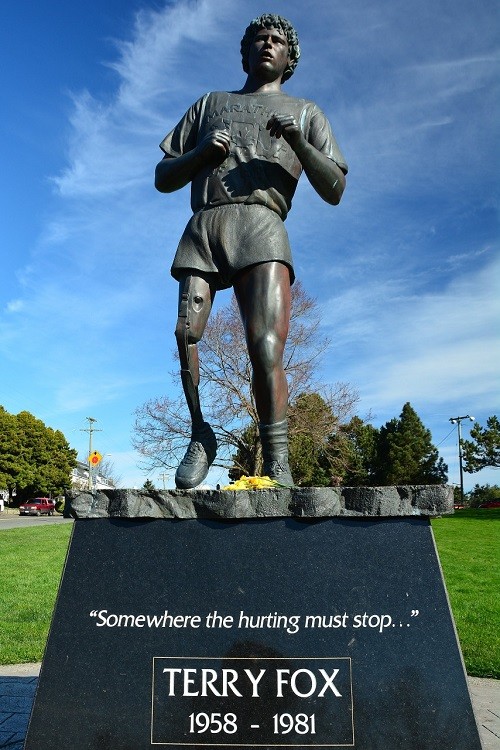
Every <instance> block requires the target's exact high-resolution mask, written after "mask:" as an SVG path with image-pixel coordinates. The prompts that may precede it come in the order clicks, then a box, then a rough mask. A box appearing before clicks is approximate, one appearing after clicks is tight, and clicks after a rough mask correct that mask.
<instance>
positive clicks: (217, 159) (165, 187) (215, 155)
mask: <svg viewBox="0 0 500 750" xmlns="http://www.w3.org/2000/svg"><path fill="white" fill-rule="evenodd" d="M229 146H230V138H229V133H228V132H227V131H225V130H214V131H212V132H210V133H208V134H207V135H206V136H205V137H204V138H203V139H202V140H201V141H200V142H199V143H198V144H197V146H196V147H195V148H194V149H193V150H192V151H188V152H187V153H185V154H182V156H165V157H164V158H163V159H162V160H161V161H160V162H159V164H157V166H156V171H155V187H156V189H157V190H159V191H160V193H173V192H174V190H180V188H182V187H184V185H187V184H188V182H191V180H192V179H193V177H194V176H195V175H196V173H197V172H199V170H200V169H202V168H203V167H205V166H207V165H208V164H213V165H214V166H217V165H218V164H221V163H222V162H223V161H224V159H225V158H226V157H227V156H228V155H229Z"/></svg>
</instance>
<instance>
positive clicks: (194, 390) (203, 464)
mask: <svg viewBox="0 0 500 750" xmlns="http://www.w3.org/2000/svg"><path fill="white" fill-rule="evenodd" d="M195 281H196V280H195V279H193V277H192V276H189V277H188V278H187V279H186V280H185V283H184V288H183V291H182V295H181V297H180V301H179V315H178V318H177V326H176V330H175V336H176V339H177V346H178V351H179V359H180V363H181V381H182V387H183V390H184V395H185V398H186V402H187V405H188V408H189V412H190V414H191V421H192V428H191V441H190V443H189V445H188V448H187V451H186V453H185V455H184V458H183V459H182V461H181V463H180V464H179V468H178V469H177V472H176V474H175V484H176V486H177V487H179V488H180V489H191V488H192V487H197V486H198V485H199V484H201V482H203V480H204V479H205V477H206V476H207V474H208V470H209V468H210V466H211V465H212V463H213V461H214V459H215V455H216V453H217V440H216V437H215V434H214V431H213V430H212V428H211V427H210V425H209V424H208V422H205V421H204V419H203V414H202V411H201V406H200V398H199V393H198V384H199V380H200V376H199V366H198V347H197V342H198V341H199V340H200V338H201V335H202V333H203V329H204V327H205V322H206V320H205V319H204V318H203V316H200V315H198V316H197V313H200V312H201V309H202V307H203V302H204V300H203V295H201V294H197V290H196V283H195ZM197 317H198V318H201V321H200V320H198V321H197V320H196V318H197ZM197 323H198V325H197Z"/></svg>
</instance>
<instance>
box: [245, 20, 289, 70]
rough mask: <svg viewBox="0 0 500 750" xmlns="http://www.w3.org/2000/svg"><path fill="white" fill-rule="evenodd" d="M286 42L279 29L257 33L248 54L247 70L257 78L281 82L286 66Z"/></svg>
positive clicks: (264, 29) (260, 30)
mask: <svg viewBox="0 0 500 750" xmlns="http://www.w3.org/2000/svg"><path fill="white" fill-rule="evenodd" d="M288 62H289V60H288V42H287V39H286V36H285V35H284V34H283V32H282V31H280V30H279V29H274V28H270V29H266V28H262V29H259V30H258V31H257V33H256V34H255V36H254V38H253V42H252V44H251V45H250V50H249V53H248V70H249V72H250V74H253V75H256V76H257V77H258V78H264V79H266V80H270V81H274V80H276V79H278V78H279V79H280V80H281V76H282V75H283V73H284V72H285V70H286V68H287V65H288Z"/></svg>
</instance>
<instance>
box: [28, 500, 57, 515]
mask: <svg viewBox="0 0 500 750" xmlns="http://www.w3.org/2000/svg"><path fill="white" fill-rule="evenodd" d="M55 505H56V504H55V501H54V500H50V498H48V497H35V498H33V500H30V501H29V503H23V505H20V506H19V515H20V516H43V515H44V514H46V515H48V516H53V515H54V508H55Z"/></svg>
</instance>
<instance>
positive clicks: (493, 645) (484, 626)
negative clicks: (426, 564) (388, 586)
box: [432, 508, 500, 679]
mask: <svg viewBox="0 0 500 750" xmlns="http://www.w3.org/2000/svg"><path fill="white" fill-rule="evenodd" d="M432 528H433V531H434V537H435V539H436V545H437V548H438V552H439V558H440V560H441V566H442V568H443V573H444V577H445V581H446V588H447V589H448V595H449V597H450V602H451V608H452V610H453V616H454V618H455V624H456V626H457V631H458V637H459V639H460V645H461V648H462V653H463V655H464V660H465V666H466V668H467V672H468V674H470V675H475V676H477V677H495V678H496V679H500V508H495V509H489V510H487V509H484V510H483V509H481V510H460V511H457V512H456V513H455V514H454V515H453V516H448V517H445V518H436V519H434V520H433V521H432Z"/></svg>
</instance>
